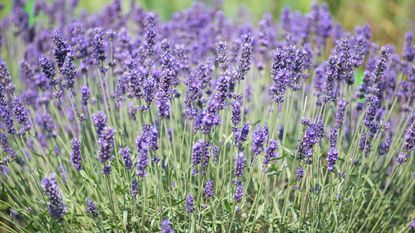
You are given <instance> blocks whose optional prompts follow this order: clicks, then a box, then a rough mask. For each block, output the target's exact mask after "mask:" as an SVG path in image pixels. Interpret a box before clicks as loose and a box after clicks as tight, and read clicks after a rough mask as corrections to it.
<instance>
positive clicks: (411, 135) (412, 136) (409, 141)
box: [403, 119, 415, 151]
mask: <svg viewBox="0 0 415 233" xmlns="http://www.w3.org/2000/svg"><path fill="white" fill-rule="evenodd" d="M411 120H412V123H411V124H409V125H408V128H407V129H406V134H405V142H404V144H403V148H404V150H405V151H412V150H414V148H415V120H413V119H411Z"/></svg>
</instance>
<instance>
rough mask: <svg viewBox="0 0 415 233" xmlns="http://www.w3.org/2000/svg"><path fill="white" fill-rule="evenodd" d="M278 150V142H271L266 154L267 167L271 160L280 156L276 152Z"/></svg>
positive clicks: (265, 162)
mask: <svg viewBox="0 0 415 233" xmlns="http://www.w3.org/2000/svg"><path fill="white" fill-rule="evenodd" d="M276 150H278V142H277V141H275V140H270V141H269V145H268V148H267V150H266V153H265V155H264V164H265V165H267V164H269V162H270V161H271V159H274V158H278V157H279V154H278V152H276Z"/></svg>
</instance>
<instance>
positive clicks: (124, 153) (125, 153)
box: [118, 146, 133, 170]
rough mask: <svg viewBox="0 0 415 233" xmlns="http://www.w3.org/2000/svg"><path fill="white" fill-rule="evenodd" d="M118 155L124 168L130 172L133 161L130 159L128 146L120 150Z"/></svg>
mask: <svg viewBox="0 0 415 233" xmlns="http://www.w3.org/2000/svg"><path fill="white" fill-rule="evenodd" d="M118 153H119V154H120V155H121V157H122V160H123V162H124V167H125V168H126V169H128V170H131V169H132V168H133V160H132V159H131V153H130V148H129V147H128V146H126V147H124V148H121V149H120V151H119V152H118Z"/></svg>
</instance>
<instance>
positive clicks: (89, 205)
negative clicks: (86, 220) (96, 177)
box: [86, 197, 98, 218]
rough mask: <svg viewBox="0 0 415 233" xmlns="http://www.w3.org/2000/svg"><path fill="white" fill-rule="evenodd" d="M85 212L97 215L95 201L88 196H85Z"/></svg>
mask: <svg viewBox="0 0 415 233" xmlns="http://www.w3.org/2000/svg"><path fill="white" fill-rule="evenodd" d="M86 212H87V213H88V214H90V215H91V216H92V217H94V218H96V217H98V210H97V208H96V206H95V203H94V202H93V201H92V200H91V199H90V198H88V197H87V198H86Z"/></svg>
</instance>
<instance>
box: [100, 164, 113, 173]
mask: <svg viewBox="0 0 415 233" xmlns="http://www.w3.org/2000/svg"><path fill="white" fill-rule="evenodd" d="M111 170H112V168H111V165H109V164H107V165H104V168H103V169H102V174H104V175H109V174H111Z"/></svg>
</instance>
